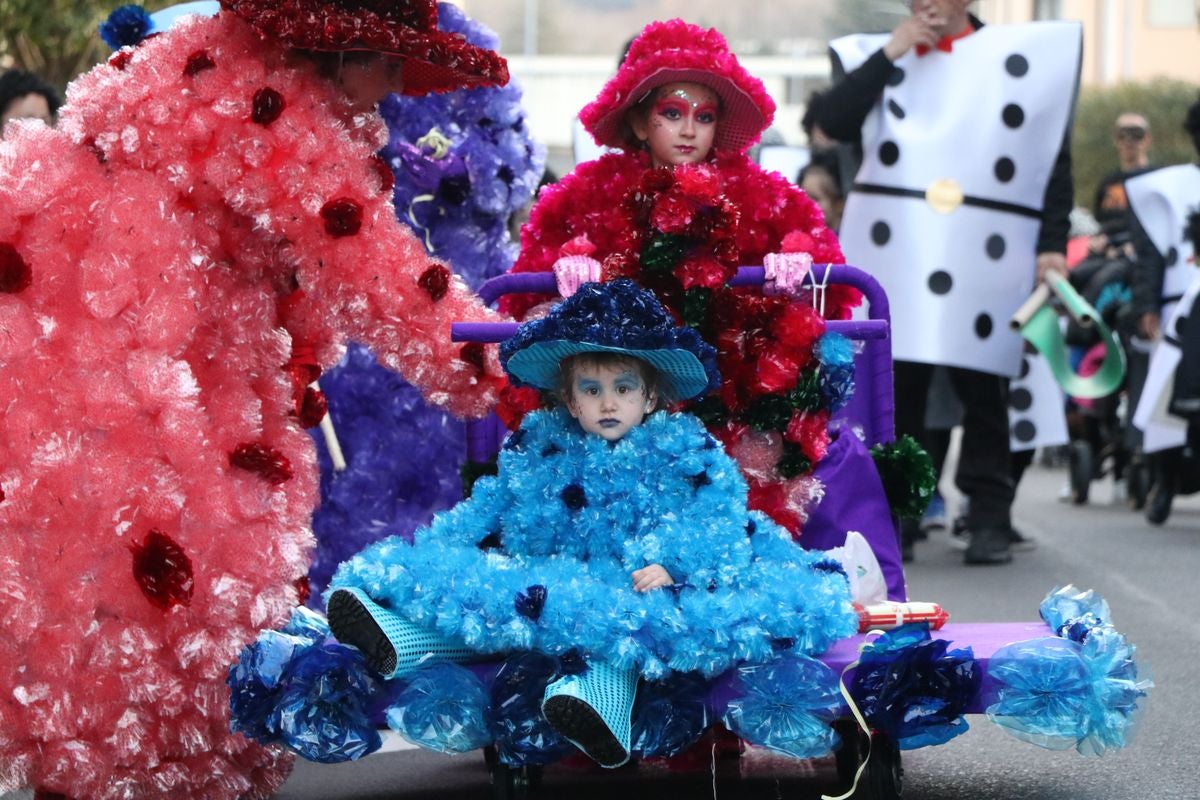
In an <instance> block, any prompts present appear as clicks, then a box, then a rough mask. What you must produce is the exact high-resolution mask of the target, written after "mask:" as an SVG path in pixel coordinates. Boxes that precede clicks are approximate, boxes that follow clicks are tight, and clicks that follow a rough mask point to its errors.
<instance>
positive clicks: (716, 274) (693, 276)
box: [674, 255, 730, 289]
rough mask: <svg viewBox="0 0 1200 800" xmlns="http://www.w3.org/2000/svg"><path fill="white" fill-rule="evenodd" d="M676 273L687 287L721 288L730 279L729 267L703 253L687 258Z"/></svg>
mask: <svg viewBox="0 0 1200 800" xmlns="http://www.w3.org/2000/svg"><path fill="white" fill-rule="evenodd" d="M674 275H675V277H676V279H678V280H679V283H680V284H682V285H683V288H685V289H691V288H693V287H696V286H703V287H704V288H706V289H719V288H721V287H722V286H724V285H725V281H727V280H729V278H730V275H729V269H728V268H727V267H726V266H725V265H723V264H721V263H720V262H719V261H717V260H716V259H713V258H706V257H704V256H703V255H700V256H696V257H694V258H686V259H684V261H683V263H682V264H680V265H679V266H678V267H676V268H675V270H674Z"/></svg>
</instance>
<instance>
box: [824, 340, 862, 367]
mask: <svg viewBox="0 0 1200 800" xmlns="http://www.w3.org/2000/svg"><path fill="white" fill-rule="evenodd" d="M817 357H818V358H819V359H821V366H823V367H826V368H829V367H852V366H854V342H852V341H851V340H850V339H849V338H848V337H846V336H843V335H842V334H840V333H835V332H834V331H826V332H825V333H823V334H821V338H820V339H819V340H817Z"/></svg>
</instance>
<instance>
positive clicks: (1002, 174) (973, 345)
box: [817, 0, 1082, 564]
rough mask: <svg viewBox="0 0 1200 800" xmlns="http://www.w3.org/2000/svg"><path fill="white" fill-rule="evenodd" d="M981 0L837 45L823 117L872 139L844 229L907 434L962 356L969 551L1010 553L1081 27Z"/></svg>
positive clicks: (1056, 243)
mask: <svg viewBox="0 0 1200 800" xmlns="http://www.w3.org/2000/svg"><path fill="white" fill-rule="evenodd" d="M969 5H970V0H914V2H913V3H912V14H911V16H909V17H907V18H906V19H905V20H903V21H902V22H901V23H900V24H899V25H898V26H897V27H896V28H895V30H893V31H892V33H890V34H878V35H863V34H859V35H853V36H847V37H843V38H841V39H837V40H835V41H834V42H832V43H831V44H830V50H831V53H832V58H833V61H834V72H835V79H837V78H839V77H840V80H838V81H837V82H836V83H835V85H834V86H833V87H832V88H831V89H830V91H829V94H828V95H827V96H826V98H825V100H826V102H824V103H822V104H821V108H820V118H819V119H817V124H818V125H820V127H821V128H822V129H823V130H824V131H825V132H826V133H828V134H829V135H830V136H832V137H834V138H836V139H838V140H841V141H853V140H855V139H861V142H862V148H863V164H862V167H861V169H860V170H859V172H858V175H857V177H856V180H855V183H854V186H853V187H852V189H851V192H850V197H849V199H848V201H847V203H846V209H845V213H844V215H843V221H842V228H841V231H840V236H841V240H842V246H843V249H844V251H845V254H846V259H847V262H848V263H851V264H854V265H856V266H859V267H862V268H864V269H866V270H868V271H870V272H871V273H872V274H874V275H875V277H876V278H877V279H878V280H879V281H880V282H881V283H882V284H883V287H884V289H885V290H886V291H887V293H888V296H889V297H890V299H891V306H892V323H893V353H894V355H895V359H896V364H895V378H896V430H897V433H908V434H912V435H914V436H915V437H916V438H917V439H918V441H921V440H922V439H923V422H924V416H925V408H924V406H925V402H926V398H927V390H928V385H929V380H930V376H931V373H932V370H933V367H934V365H938V364H942V365H946V366H948V367H950V368H951V370H950V373H951V379H952V382H953V385H954V390H955V392H956V393H957V394H958V396H959V398H960V399H961V400H962V402H963V405H964V408H965V416H964V419H963V436H964V438H963V455H962V458H961V459H960V463H959V468H958V473H957V476H956V483H957V485H958V487H959V489H961V490H962V492H963V494H964V495H966V496H967V497H968V498H969V500H970V516H969V518H968V520H967V524H968V528H969V530H970V537H969V546H968V547H967V551H966V556H965V558H966V562H967V563H969V564H998V563H1005V562H1007V561H1009V560H1010V559H1011V544H1012V539H1013V537H1014V532H1013V530H1012V525H1011V518H1010V509H1011V506H1012V499H1013V493H1014V487H1013V482H1012V479H1011V476H1010V474H1009V472H1010V454H1009V430H1008V418H1007V394H1008V381H1009V378H1012V377H1015V376H1016V375H1018V373H1019V370H1020V368H1021V350H1022V342H1021V339H1020V337H1019V336H1018V335H1017V334H1016V333H1014V332H1012V331H1010V330H1009V328H1008V325H1007V321H1008V319H1009V317H1010V316H1011V315H1012V313H1013V312H1014V311H1015V310H1016V309H1017V307H1018V306H1019V305H1020V304H1021V303H1022V301H1023V300H1024V299H1025V298H1026V297H1027V296H1028V295H1029V293H1030V292H1031V291H1032V289H1033V287H1034V285H1035V281H1036V280H1038V279H1040V278H1041V276H1042V275H1043V274H1044V273H1045V272H1046V271H1047V270H1049V269H1059V270H1065V268H1066V261H1065V257H1064V255H1063V254H1064V252H1065V250H1066V239H1067V231H1068V229H1069V219H1068V217H1069V214H1070V210H1071V207H1072V205H1073V203H1072V194H1073V187H1072V181H1071V159H1070V150H1069V147H1068V134H1069V131H1070V126H1071V121H1072V116H1073V114H1072V110H1073V108H1074V101H1075V95H1076V90H1077V86H1078V77H1079V59H1080V54H1081V52H1082V32H1081V27H1080V25H1079V24H1078V23H1075V22H1037V23H1027V24H1021V25H992V26H987V27H984V26H983V23H982V22H980V21H979V20H978V19H977V18H976V17H974V16H973V15H971V14H969V13H968V11H967V8H968V6H969ZM906 533H911V531H906ZM906 538H907V536H906ZM906 544H907V542H906Z"/></svg>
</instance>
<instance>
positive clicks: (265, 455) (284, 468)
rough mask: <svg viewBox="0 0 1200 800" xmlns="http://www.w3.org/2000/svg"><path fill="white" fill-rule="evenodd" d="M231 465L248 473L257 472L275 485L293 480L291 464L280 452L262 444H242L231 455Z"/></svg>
mask: <svg viewBox="0 0 1200 800" xmlns="http://www.w3.org/2000/svg"><path fill="white" fill-rule="evenodd" d="M229 463H230V464H231V465H232V466H235V467H237V468H238V469H244V470H246V471H247V472H257V473H258V474H259V475H261V476H262V477H263V478H265V479H266V480H267V482H268V483H273V484H275V485H279V484H281V483H284V482H285V481H288V480H291V478H292V464H291V462H290V461H288V460H287V458H286V457H285V456H284V455H283V454H282V453H280V452H279V451H278V450H275V449H274V448H272V447H268V446H266V445H265V444H262V443H261V442H242V443H241V444H239V445H238V446H237V447H235V448H234V449H233V452H232V453H230V455H229Z"/></svg>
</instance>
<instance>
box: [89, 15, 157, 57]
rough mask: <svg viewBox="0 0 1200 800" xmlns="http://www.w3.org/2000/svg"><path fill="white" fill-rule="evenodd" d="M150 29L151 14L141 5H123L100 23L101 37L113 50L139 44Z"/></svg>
mask: <svg viewBox="0 0 1200 800" xmlns="http://www.w3.org/2000/svg"><path fill="white" fill-rule="evenodd" d="M149 30H150V15H149V14H147V13H146V9H144V8H142V7H141V6H135V5H128V6H121V7H120V8H118V9H116V10H114V11H113V12H112V13H111V14H109V15H108V19H106V20H104V22H102V23H100V38H101V39H103V40H104V43H105V44H106V45H108V46H109V47H111V48H112V49H113V50H120V49H121V48H122V47H127V46H129V45H131V44H137V43H138V42H140V41H142V39H144V38H146V32H147V31H149Z"/></svg>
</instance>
